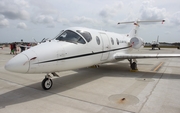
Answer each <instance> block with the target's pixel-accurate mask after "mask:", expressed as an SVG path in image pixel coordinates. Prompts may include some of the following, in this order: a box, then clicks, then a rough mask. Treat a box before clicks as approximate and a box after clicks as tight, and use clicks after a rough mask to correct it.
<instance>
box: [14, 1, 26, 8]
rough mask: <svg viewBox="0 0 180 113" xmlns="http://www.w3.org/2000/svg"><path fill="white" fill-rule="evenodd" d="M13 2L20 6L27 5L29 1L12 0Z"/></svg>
mask: <svg viewBox="0 0 180 113" xmlns="http://www.w3.org/2000/svg"><path fill="white" fill-rule="evenodd" d="M14 2H15V3H16V4H17V5H19V6H21V7H29V3H28V2H27V1H25V0H14Z"/></svg>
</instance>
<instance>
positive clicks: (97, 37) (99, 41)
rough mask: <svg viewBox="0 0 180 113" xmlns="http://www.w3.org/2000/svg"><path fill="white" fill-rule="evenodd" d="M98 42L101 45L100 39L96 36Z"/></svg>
mask: <svg viewBox="0 0 180 113" xmlns="http://www.w3.org/2000/svg"><path fill="white" fill-rule="evenodd" d="M96 42H97V44H98V45H100V39H99V37H98V36H96Z"/></svg>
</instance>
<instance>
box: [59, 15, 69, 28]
mask: <svg viewBox="0 0 180 113" xmlns="http://www.w3.org/2000/svg"><path fill="white" fill-rule="evenodd" d="M56 21H57V22H58V23H61V24H62V25H64V26H69V25H70V23H69V20H68V19H66V18H60V16H58V18H57V19H56Z"/></svg>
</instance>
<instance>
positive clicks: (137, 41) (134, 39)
mask: <svg viewBox="0 0 180 113" xmlns="http://www.w3.org/2000/svg"><path fill="white" fill-rule="evenodd" d="M153 22H162V24H163V23H164V22H165V20H148V21H139V20H137V21H129V22H119V23H118V24H129V23H133V24H134V28H133V29H132V30H131V32H130V33H129V34H128V37H130V38H131V40H130V45H131V46H132V48H134V49H139V48H141V47H143V46H144V41H143V39H142V38H140V37H138V36H137V35H138V28H139V27H140V25H139V24H140V23H153Z"/></svg>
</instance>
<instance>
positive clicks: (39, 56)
mask: <svg viewBox="0 0 180 113" xmlns="http://www.w3.org/2000/svg"><path fill="white" fill-rule="evenodd" d="M66 30H70V31H73V32H75V33H77V34H78V35H80V36H81V37H82V38H83V40H84V41H85V44H82V43H72V42H67V41H61V40H56V39H54V40H50V41H46V42H45V43H42V44H39V45H37V46H34V47H32V48H30V49H28V50H26V51H24V52H22V53H20V54H18V55H17V56H15V57H14V58H13V59H11V60H10V61H9V62H8V63H9V64H11V65H9V67H8V63H7V64H6V68H7V67H8V68H7V69H9V70H10V71H14V72H19V73H52V72H59V71H65V70H71V69H78V68H83V67H88V66H92V65H97V64H101V63H106V62H111V61H114V60H115V58H114V55H115V54H116V53H120V52H121V53H127V52H129V51H131V50H132V48H130V45H129V42H130V38H129V37H127V36H126V35H122V34H117V33H112V32H105V31H99V30H93V29H87V28H69V29H66ZM77 30H82V31H88V32H89V33H90V34H91V37H92V39H91V40H90V41H89V42H87V40H86V39H85V38H84V37H83V36H82V35H81V34H79V33H78V32H76V31H77ZM12 64H14V65H12Z"/></svg>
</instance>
